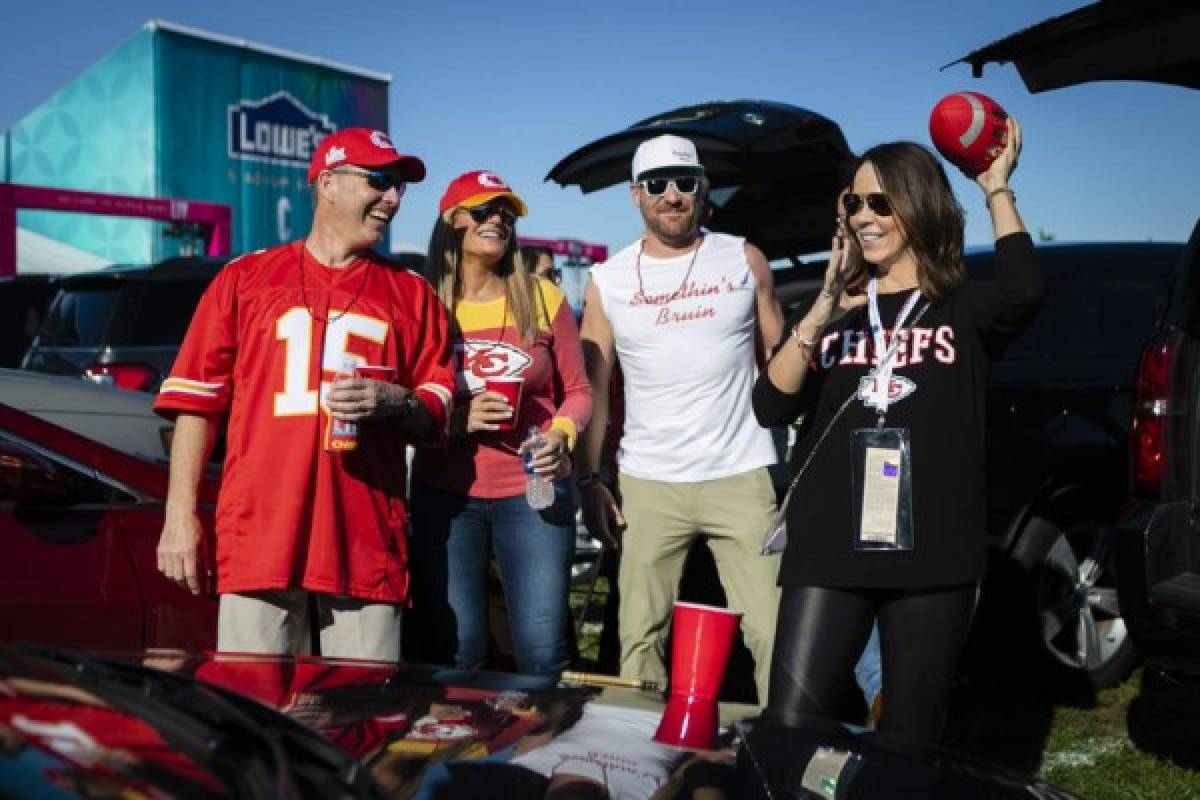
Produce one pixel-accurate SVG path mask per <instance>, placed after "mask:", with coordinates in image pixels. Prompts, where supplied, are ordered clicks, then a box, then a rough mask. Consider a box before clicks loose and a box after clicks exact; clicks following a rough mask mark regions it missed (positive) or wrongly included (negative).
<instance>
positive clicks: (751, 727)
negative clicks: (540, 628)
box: [0, 645, 1070, 798]
mask: <svg viewBox="0 0 1200 800" xmlns="http://www.w3.org/2000/svg"><path fill="white" fill-rule="evenodd" d="M152 667H153V668H152ZM0 689H3V691H0V742H3V744H4V747H0V783H3V785H5V786H6V787H14V786H15V787H19V788H21V789H29V791H27V792H25V793H22V792H20V791H18V792H17V793H16V795H15V796H16V797H35V796H43V795H42V794H39V787H40V788H41V789H43V790H44V789H45V788H46V787H47V786H48V785H55V784H57V785H59V786H64V787H65V788H66V789H67V790H68V796H74V795H71V794H70V793H71V792H72V791H74V792H78V793H79V794H83V793H84V792H86V791H87V790H89V789H96V788H107V789H109V790H110V792H111V790H112V789H113V787H117V786H120V787H126V788H129V789H131V790H133V791H142V792H145V791H147V789H148V787H151V786H153V787H156V788H160V789H166V790H167V791H168V793H171V794H175V795H178V796H191V797H197V796H200V797H202V796H209V795H210V794H219V793H221V792H222V791H223V790H228V787H229V785H230V784H229V782H230V781H231V780H234V781H237V780H242V779H246V780H245V783H246V786H248V787H251V788H253V787H255V786H258V787H261V786H263V785H266V786H269V787H273V788H271V790H270V791H271V792H273V794H268V795H267V796H272V797H274V796H280V797H286V796H297V797H305V798H312V797H318V798H319V797H338V798H342V797H358V798H382V797H388V796H390V797H393V798H399V797H409V796H411V795H412V794H413V793H414V792H416V791H417V790H418V788H420V787H421V786H422V785H424V786H425V789H428V788H429V785H428V784H429V778H430V776H433V775H437V776H438V777H437V779H438V780H441V781H443V783H442V784H440V786H442V789H439V791H443V792H444V791H446V790H447V787H452V788H453V789H454V792H453V793H452V794H451V795H445V796H506V797H519V796H525V795H524V794H520V793H519V792H518V791H517V789H516V788H515V787H517V786H521V785H523V784H522V783H521V781H522V774H523V773H526V774H524V780H526V782H532V783H533V784H535V785H536V783H537V781H539V780H541V779H540V778H539V777H538V775H537V773H528V772H527V771H526V770H522V769H520V768H518V767H516V766H514V765H511V764H508V763H507V760H508V758H509V757H510V756H511V755H512V752H513V748H514V746H518V745H519V746H520V748H524V749H525V750H526V751H527V752H536V750H537V748H538V747H541V746H545V747H555V746H559V747H564V746H566V745H564V741H566V740H571V739H572V737H571V736H568V735H566V733H567V732H574V733H575V738H577V739H581V741H579V742H576V743H575V744H576V749H579V755H578V758H579V759H580V760H582V761H587V760H588V759H589V758H592V760H593V761H595V759H596V758H599V759H601V760H603V758H604V757H606V756H605V754H606V753H608V751H609V750H610V749H612V748H614V747H615V748H617V749H620V750H621V751H622V753H623V754H624V755H623V759H624V760H627V761H628V762H629V763H624V764H623V767H622V768H623V769H625V770H629V769H631V768H636V769H635V771H637V770H642V769H643V767H642V766H639V763H640V761H639V759H640V758H641V757H642V756H641V754H643V753H646V754H650V753H655V754H656V756H655V757H656V758H658V759H660V761H661V759H662V758H663V750H664V748H663V746H661V745H657V744H654V743H653V742H652V741H651V739H650V734H649V732H648V731H649V730H652V729H653V727H654V726H655V725H656V724H657V719H658V715H659V713H660V709H661V703H660V702H658V701H657V699H656V698H655V697H653V696H650V695H647V694H645V693H636V696H634V695H635V693H633V692H628V691H625V690H617V691H615V692H614V690H606V691H605V693H604V694H599V693H598V692H597V690H593V689H586V688H582V687H566V688H560V687H554V686H552V685H549V684H548V683H547V682H546V681H545V679H541V678H534V677H529V676H520V675H499V674H491V673H479V672H462V671H456V670H445V669H437V668H432V667H421V666H397V665H395V664H385V663H377V662H367V661H354V660H348V659H342V660H335V659H321V658H304V657H297V658H291V657H271V656H247V655H220V656H207V657H206V656H189V655H186V654H180V653H167V652H158V653H143V654H138V655H136V656H132V655H125V656H120V657H108V658H90V657H87V656H81V655H77V654H71V653H61V652H57V653H56V652H54V651H48V650H40V649H37V648H28V647H19V646H13V645H0ZM247 698H251V699H252V700H253V701H257V702H251V701H250V700H248V699H247ZM618 712H620V713H619V714H618ZM589 719H590V722H588V724H591V725H596V724H597V720H599V721H600V724H601V725H602V726H603V724H604V722H605V720H617V722H614V723H613V724H612V725H610V726H609V727H602V728H595V729H589V735H588V736H586V737H584V736H582V734H580V733H579V731H578V728H577V726H582V725H583V724H584V721H588V720H589ZM630 719H640V720H641V723H640V727H639V728H638V731H640V732H633V731H632V729H631V728H630V727H629V726H628V724H627V723H628V721H629V720H630ZM581 720H583V721H581ZM622 721H623V722H622ZM647 724H649V726H650V727H649V728H647V727H646V726H647ZM739 728H740V730H741V734H742V735H743V736H744V737H746V738H745V742H746V744H745V746H744V748H743V751H742V752H741V753H739V756H738V766H737V770H736V778H735V779H736V781H737V785H738V787H739V790H740V792H741V794H739V796H766V794H765V793H766V792H768V791H774V792H776V793H777V794H778V793H782V794H781V795H780V796H798V795H799V794H801V792H800V789H799V785H800V784H799V781H800V780H801V774H802V773H803V774H804V775H805V777H807V776H808V772H809V771H805V770H803V769H797V763H798V759H800V758H803V759H812V760H818V761H826V760H828V759H829V758H830V755H831V754H833V755H834V756H839V757H840V758H841V760H840V762H839V763H842V764H849V765H850V767H851V768H850V769H847V770H844V771H843V772H841V774H840V775H833V776H832V778H833V779H834V780H835V781H840V782H841V783H843V784H852V785H853V787H855V788H854V789H853V791H855V792H857V793H856V794H854V795H853V796H856V797H866V798H872V797H892V796H895V795H894V794H893V793H892V791H891V788H892V787H893V786H894V785H896V782H897V781H899V782H900V784H902V785H905V786H909V787H920V789H921V792H922V793H921V796H927V797H948V798H949V797H960V796H972V797H978V796H988V797H997V798H1001V797H1014V798H1017V797H1021V798H1029V797H1043V798H1066V797H1070V795H1066V794H1063V793H1060V792H1058V791H1057V790H1055V789H1053V788H1052V787H1049V786H1047V785H1046V784H1043V783H1041V782H1038V781H1035V780H1032V779H1026V778H1023V777H1019V776H1013V775H1006V774H1002V773H1000V772H998V771H996V770H994V769H992V768H990V767H986V766H982V765H979V764H977V763H974V762H971V761H969V760H965V759H961V758H956V757H952V756H948V755H946V754H938V757H937V758H934V759H931V760H928V759H926V758H924V757H914V756H912V755H909V754H907V753H903V752H899V751H893V750H891V749H885V748H884V747H882V746H881V744H880V743H879V742H878V740H874V739H872V738H871V737H869V736H868V735H864V734H857V733H853V732H851V731H847V730H846V729H845V728H842V727H841V726H837V725H832V724H830V723H827V722H819V723H818V722H806V721H803V720H801V721H799V722H797V724H796V725H794V726H793V727H791V728H788V729H783V730H779V729H772V728H770V727H767V726H762V727H759V725H758V724H756V723H754V722H753V721H750V722H747V723H740V724H739ZM547 731H549V735H548V736H547V735H546V733H547ZM314 732H316V733H319V734H320V736H316V735H314ZM556 732H562V733H561V734H559V738H556V737H555V733H556ZM539 736H540V737H542V738H538V737H539ZM330 743H332V745H336V747H334V746H331V744H330ZM580 748H582V749H580ZM592 750H595V751H596V753H591V752H590V751H592ZM667 755H668V756H669V758H670V759H671V760H674V754H673V751H669V750H668V753H667ZM347 756H350V757H352V758H347ZM593 756H594V758H593ZM563 757H564V756H562V755H561V754H557V755H555V756H554V758H559V759H561V758H563ZM649 757H650V756H649V755H647V758H649ZM568 760H569V759H568ZM835 760H836V759H835ZM596 763H600V762H596ZM647 763H649V762H647ZM609 766H611V765H609ZM643 766H644V765H643ZM581 774H586V772H585V773H581ZM256 776H257V777H256ZM5 778H10V779H13V778H15V779H20V780H22V781H27V783H14V782H13V781H12V780H5ZM250 778H255V780H249V779H250ZM35 780H37V781H41V783H35ZM496 780H503V781H505V783H503V784H496V783H494V782H493V783H489V781H496ZM272 781H274V783H272ZM479 781H483V782H484V783H482V784H480V783H479ZM469 786H476V787H478V786H485V787H489V790H488V791H484V792H483V793H482V794H476V793H474V791H473V790H471V789H470V788H469ZM464 787H467V788H464ZM768 787H770V788H768ZM872 787H874V788H872ZM236 788H237V787H236V786H235V789H236ZM242 788H243V789H245V788H246V787H242ZM535 788H536V786H535ZM541 788H542V789H544V786H542V787H541ZM464 792H465V793H464ZM964 792H965V794H964ZM246 794H247V793H246V792H243V796H245V795H246ZM253 794H255V793H250V795H253ZM635 794H638V793H637V792H635ZM646 795H647V796H649V792H647V793H646ZM6 796H8V795H6ZM436 796H443V795H442V794H438V795H436ZM536 796H539V797H540V796H541V794H540V792H539V793H537V794H536ZM839 796H840V795H839Z"/></svg>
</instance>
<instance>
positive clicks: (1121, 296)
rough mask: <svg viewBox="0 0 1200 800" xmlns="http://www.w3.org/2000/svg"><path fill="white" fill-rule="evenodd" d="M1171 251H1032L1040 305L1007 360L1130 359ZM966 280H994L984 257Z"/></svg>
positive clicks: (1154, 316)
mask: <svg viewBox="0 0 1200 800" xmlns="http://www.w3.org/2000/svg"><path fill="white" fill-rule="evenodd" d="M1177 255H1178V251H1175V250H1169V249H1168V250H1161V251H1160V250H1156V251H1151V252H1146V251H1141V250H1134V249H1121V250H1119V251H1117V253H1116V254H1115V255H1114V254H1112V253H1104V252H1103V251H1098V250H1096V249H1095V248H1085V249H1081V250H1074V249H1057V248H1046V249H1039V250H1038V259H1039V260H1040V262H1041V265H1042V270H1043V274H1044V275H1045V279H1046V298H1045V300H1044V301H1043V303H1042V307H1041V309H1040V310H1039V311H1038V315H1037V317H1036V318H1035V319H1034V321H1033V322H1032V323H1031V324H1030V326H1029V328H1027V329H1026V330H1025V332H1024V333H1022V334H1021V335H1020V336H1019V337H1017V339H1015V340H1014V341H1013V342H1012V343H1011V344H1010V345H1009V347H1008V349H1007V351H1006V358H1007V359H1008V360H1010V361H1011V360H1014V359H1016V360H1021V359H1024V360H1029V361H1034V360H1037V361H1054V360H1057V359H1062V358H1100V357H1102V358H1110V359H1119V358H1126V357H1128V358H1130V359H1133V358H1136V356H1137V353H1138V352H1139V351H1140V349H1141V347H1142V345H1143V344H1145V341H1146V339H1147V338H1148V337H1149V336H1150V334H1151V333H1152V332H1153V330H1154V325H1155V322H1156V321H1157V320H1158V317H1159V315H1160V314H1161V313H1162V311H1163V308H1164V306H1165V304H1166V302H1167V296H1168V292H1167V289H1168V285H1169V281H1170V275H1171V271H1172V268H1173V266H1174V262H1175V258H1176V257H1177ZM967 264H968V274H969V275H970V276H971V278H972V279H978V280H989V279H992V278H993V277H994V271H993V264H992V257H991V254H990V253H989V254H977V255H973V256H970V257H968V259H967Z"/></svg>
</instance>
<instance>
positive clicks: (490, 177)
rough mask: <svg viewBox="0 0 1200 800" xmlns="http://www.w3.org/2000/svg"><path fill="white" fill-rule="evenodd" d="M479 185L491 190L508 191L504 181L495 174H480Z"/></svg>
mask: <svg viewBox="0 0 1200 800" xmlns="http://www.w3.org/2000/svg"><path fill="white" fill-rule="evenodd" d="M479 185H480V186H486V187H487V188H489V189H507V188H508V186H506V185H505V183H504V180H503V179H502V178H501V177H500V176H499V175H497V174H496V173H494V172H481V173H479Z"/></svg>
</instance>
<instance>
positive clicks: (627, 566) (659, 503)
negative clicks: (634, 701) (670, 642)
mask: <svg viewBox="0 0 1200 800" xmlns="http://www.w3.org/2000/svg"><path fill="white" fill-rule="evenodd" d="M620 487H621V510H622V513H623V514H624V515H625V521H626V523H627V524H628V527H627V529H626V531H625V535H624V536H623V537H622V541H621V571H620V579H619V588H620V594H621V603H620V621H619V627H620V637H621V674H622V675H623V676H625V677H630V678H644V679H648V680H656V681H658V682H659V684H660V685H662V686H665V685H666V682H667V669H666V659H665V655H666V654H665V642H666V637H667V631H668V628H669V626H670V622H671V610H672V606H673V604H674V602H675V599H676V597H677V596H678V593H679V580H680V578H681V576H682V574H683V565H684V560H685V558H686V557H687V552H688V548H689V547H690V546H691V544H692V541H693V540H694V539H695V538H696V537H697V536H703V537H705V538H706V539H707V540H708V547H709V549H710V550H711V551H712V554H713V560H714V561H715V562H716V565H717V573H718V575H719V576H720V578H721V586H722V587H723V588H724V589H725V596H726V597H727V598H728V601H729V607H730V608H732V609H735V610H737V611H741V612H742V613H743V616H742V634H743V636H744V637H745V640H746V645H747V647H749V648H750V652H751V654H752V655H753V656H754V681H755V684H756V686H757V688H758V699H759V703H760V704H762V703H765V702H766V698H767V681H768V676H769V675H770V671H771V648H772V646H773V645H774V642H775V619H776V615H777V614H778V611H779V588H778V587H777V586H776V584H775V581H776V578H777V577H778V573H779V556H777V555H776V556H762V555H759V547H760V546H761V544H762V539H763V536H764V534H765V533H766V530H767V527H768V525H769V524H770V521H771V518H772V515H773V514H774V512H775V490H774V488H773V487H772V485H771V478H770V475H769V474H768V473H767V470H766V469H765V468H763V469H756V470H751V471H750V472H744V473H741V474H739V475H733V476H731V477H728V478H719V479H716V480H711V481H697V482H694V483H666V482H664V481H647V480H641V479H640V478H632V477H630V476H628V475H624V474H622V475H621V476H620Z"/></svg>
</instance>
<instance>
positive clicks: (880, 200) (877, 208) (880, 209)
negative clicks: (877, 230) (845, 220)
mask: <svg viewBox="0 0 1200 800" xmlns="http://www.w3.org/2000/svg"><path fill="white" fill-rule="evenodd" d="M864 205H865V206H866V207H867V208H869V209H871V211H872V212H873V213H875V214H877V215H879V216H881V217H890V216H891V215H892V204H891V202H890V201H889V200H888V198H887V195H886V194H884V193H883V192H867V193H866V194H853V193H848V194H844V195H842V208H844V209H846V216H847V217H852V216H854V215H855V214H857V213H858V212H859V211H861V210H862V207H863V206H864Z"/></svg>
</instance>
